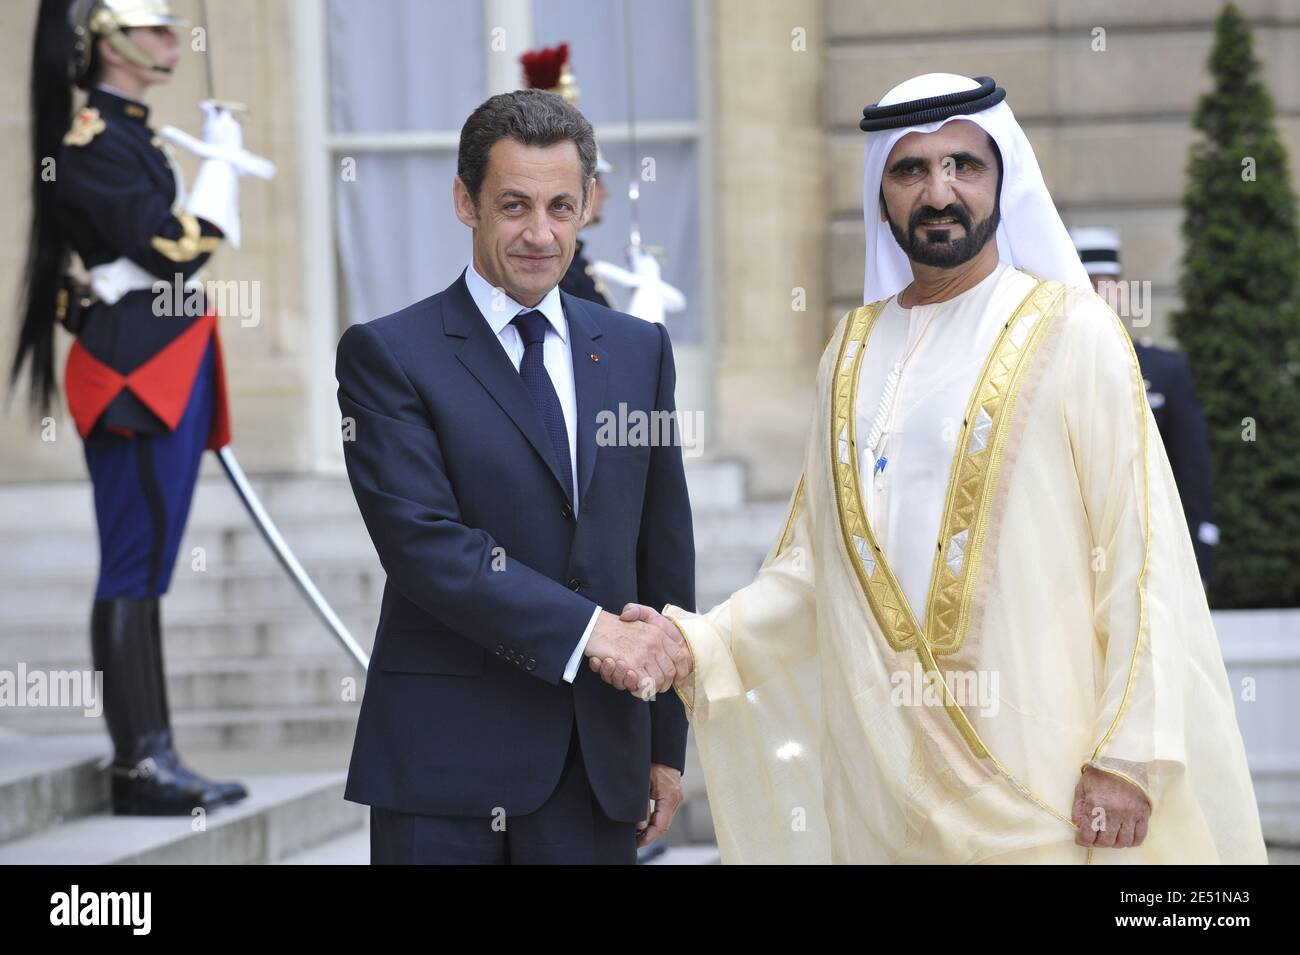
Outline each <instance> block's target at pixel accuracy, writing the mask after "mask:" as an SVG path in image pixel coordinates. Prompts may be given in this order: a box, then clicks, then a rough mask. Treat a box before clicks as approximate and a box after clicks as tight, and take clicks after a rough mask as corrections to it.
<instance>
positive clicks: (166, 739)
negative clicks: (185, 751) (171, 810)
mask: <svg viewBox="0 0 1300 955" xmlns="http://www.w3.org/2000/svg"><path fill="white" fill-rule="evenodd" d="M149 604H150V606H149V614H150V616H149V621H150V622H149V653H150V655H151V656H152V658H153V672H154V673H155V674H156V675H157V679H158V700H159V702H160V703H161V706H162V716H161V719H162V755H161V756H160V757H159V758H160V759H161V760H163V761H165V762H166V763H167V765H168V766H169V768H170V769H171V771H172V772H173V773H175V774H176V776H177V777H178V778H180V779H185V780H188V781H189V782H190V783H191V784H193V785H195V786H197V787H199V788H200V789H202V790H203V791H204V793H205V798H207V799H212V800H215V801H216V802H217V803H218V804H221V805H229V804H230V803H236V802H239V801H240V800H241V799H244V798H245V797H247V796H248V790H247V789H245V788H244V786H243V784H242V783H237V782H234V781H228V782H218V781H216V780H212V779H208V778H207V777H206V776H203V775H202V774H200V773H196V772H195V771H194V770H192V769H190V768H189V767H188V766H186V765H185V764H184V763H182V762H181V756H180V753H178V752H176V742H175V739H174V737H173V736H172V724H171V709H170V708H169V707H168V705H167V679H166V672H165V670H164V669H163V651H162V621H161V619H160V614H159V612H158V600H157V598H154V599H152V600H150V601H149Z"/></svg>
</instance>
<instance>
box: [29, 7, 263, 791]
mask: <svg viewBox="0 0 1300 955" xmlns="http://www.w3.org/2000/svg"><path fill="white" fill-rule="evenodd" d="M186 25H187V24H186V23H185V21H183V20H181V19H179V18H178V17H176V16H174V15H173V14H172V12H171V11H170V9H169V8H168V5H167V3H166V2H165V0H77V2H74V3H72V4H69V2H68V0H44V2H43V3H42V4H41V9H40V13H39V23H38V26H37V33H36V43H35V52H34V58H33V64H32V107H33V115H32V148H33V163H34V169H33V176H32V204H33V220H32V228H31V237H30V246H29V250H28V259H27V272H26V286H25V299H24V314H23V322H22V328H21V333H20V337H19V343H18V349H17V354H16V356H15V359H14V363H13V378H14V379H16V378H17V376H18V374H19V373H20V372H21V371H22V370H23V368H24V366H25V367H26V370H27V373H28V381H29V395H30V399H31V403H32V405H33V407H34V408H36V409H39V410H40V411H41V412H42V413H44V412H45V411H47V410H48V409H49V408H50V405H51V403H52V400H53V398H54V393H55V390H56V388H57V384H56V375H55V371H54V351H55V348H54V345H55V342H54V324H55V322H56V320H57V321H59V322H60V323H62V324H63V325H64V327H65V328H66V329H67V330H68V331H69V332H71V333H72V334H73V335H75V336H76V341H75V343H74V344H73V346H72V349H71V352H70V354H69V357H68V362H67V366H66V371H65V385H66V393H67V403H68V410H69V412H70V414H71V416H72V419H73V421H74V422H75V424H76V427H77V431H78V433H79V434H80V436H81V438H82V440H83V442H84V448H85V458H86V465H87V469H88V471H89V473H90V479H91V483H92V485H93V489H94V506H95V518H96V523H97V529H98V537H99V548H100V567H99V578H98V583H97V585H96V589H95V597H94V604H93V609H92V612H91V648H92V654H93V659H94V666H95V669H96V670H99V671H102V673H103V680H104V683H103V708H104V716H105V720H106V722H107V724H108V731H109V735H110V736H111V738H112V743H113V761H112V767H111V776H112V803H113V810H114V812H115V813H117V814H119V815H168V814H189V813H191V812H192V811H193V810H195V809H198V808H204V809H211V808H214V807H216V806H220V805H223V804H228V803H233V802H237V801H239V800H241V799H243V798H244V797H245V796H246V795H247V792H246V790H245V789H244V787H243V786H242V785H240V784H239V783H235V782H214V781H212V780H209V779H207V778H205V777H203V776H201V775H200V774H198V773H196V772H194V771H193V770H191V769H189V768H188V767H186V766H185V765H184V764H183V763H182V762H181V760H180V757H179V756H178V754H177V752H176V747H175V744H174V741H173V735H172V728H171V721H170V716H169V710H168V704H167V693H166V685H165V681H164V672H163V656H162V633H161V627H160V619H159V606H158V604H159V598H160V597H161V596H162V595H163V594H165V593H166V592H167V588H168V584H169V582H170V580H171V576H172V569H173V566H174V564H175V562H176V558H177V550H178V548H179V545H180V540H181V534H182V532H183V530H184V527H185V521H186V518H187V515H188V513H189V509H190V501H191V498H192V496H193V493H194V487H195V481H196V479H197V476H198V471H199V463H200V458H201V457H202V454H203V451H204V450H205V449H207V448H211V449H214V450H215V449H218V448H221V447H222V446H223V445H225V444H226V442H227V441H228V440H229V429H230V425H229V416H228V413H227V408H226V394H225V383H224V376H223V372H222V360H221V348H220V344H219V342H218V339H217V321H216V315H215V313H214V312H212V311H211V310H209V309H208V308H206V307H205V306H204V304H203V300H202V297H201V296H202V290H201V288H200V287H199V282H198V279H197V278H196V274H197V272H198V270H199V269H200V268H201V267H202V266H203V264H204V263H205V262H206V261H207V259H208V257H209V256H210V255H211V254H212V252H213V251H214V250H216V249H217V248H218V246H219V244H220V243H221V242H222V240H223V239H224V240H227V241H230V242H232V244H237V242H238V229H239V219H238V202H237V196H238V170H237V169H236V168H235V167H234V165H233V164H232V163H231V162H229V161H227V160H226V159H222V158H208V159H205V160H204V161H203V163H202V165H201V167H200V170H199V173H198V177H197V179H196V181H195V184H194V187H193V188H192V189H190V190H188V191H187V190H186V188H185V184H184V181H183V179H182V177H181V174H180V170H179V169H178V167H177V166H176V164H175V162H174V160H173V158H172V157H171V155H170V153H169V149H170V146H169V145H168V144H166V143H164V142H163V140H162V139H160V138H159V137H158V135H156V134H155V133H154V131H153V130H152V129H151V127H150V125H149V108H148V107H147V106H146V105H145V104H144V102H143V97H144V94H145V92H146V90H147V89H148V88H149V87H151V86H153V85H155V84H158V83H164V82H166V81H167V80H169V79H170V77H171V75H172V71H173V69H174V68H175V65H176V61H177V58H178V53H179V43H178V39H177V36H176V34H175V33H174V32H173V29H174V28H175V27H181V26H186ZM73 85H75V86H76V87H78V88H80V89H82V90H84V91H85V92H86V93H87V98H86V101H85V105H84V107H83V108H82V109H81V110H80V111H79V112H78V113H76V114H75V116H73V115H72V95H73V94H72V86H73ZM202 108H203V111H204V113H205V121H204V129H203V144H204V145H205V147H206V148H209V149H211V151H212V153H211V154H212V155H217V154H218V153H219V151H220V150H230V151H231V154H232V155H233V153H234V151H237V150H239V149H240V148H241V146H242V140H241V132H240V127H239V124H238V123H237V122H236V121H235V120H234V118H233V117H232V116H231V115H230V113H229V112H228V111H226V110H225V109H222V108H220V107H218V106H217V105H215V104H214V103H211V102H205V103H203V104H202ZM72 253H75V254H76V258H77V259H79V260H80V265H81V269H79V270H78V272H79V273H80V274H81V275H84V277H85V279H86V281H85V283H84V284H83V282H82V281H81V279H80V277H78V278H74V277H73V275H72V274H71V272H70V266H71V264H72ZM178 286H180V287H178ZM11 385H12V381H11Z"/></svg>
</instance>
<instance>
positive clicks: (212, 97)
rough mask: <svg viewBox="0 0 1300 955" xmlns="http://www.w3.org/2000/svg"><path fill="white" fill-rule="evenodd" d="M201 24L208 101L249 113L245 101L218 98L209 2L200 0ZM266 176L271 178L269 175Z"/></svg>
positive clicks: (231, 110) (230, 110)
mask: <svg viewBox="0 0 1300 955" xmlns="http://www.w3.org/2000/svg"><path fill="white" fill-rule="evenodd" d="M199 26H201V27H202V28H203V42H204V44H206V45H205V47H204V50H203V76H204V79H206V80H207V85H208V102H210V103H211V104H212V105H214V106H216V107H218V108H220V109H224V110H225V111H226V112H228V113H247V112H248V106H247V105H246V104H244V103H232V102H230V101H228V100H219V99H217V83H216V80H215V79H214V77H213V73H214V71H213V69H212V34H211V33H209V32H208V2H207V0H199ZM266 178H268V179H269V178H270V176H267V177H266Z"/></svg>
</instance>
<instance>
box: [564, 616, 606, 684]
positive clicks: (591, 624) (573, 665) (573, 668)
mask: <svg viewBox="0 0 1300 955" xmlns="http://www.w3.org/2000/svg"><path fill="white" fill-rule="evenodd" d="M601 609H602V608H600V607H597V608H596V609H595V610H594V611H592V614H591V619H590V620H589V621H587V629H586V630H584V631H583V633H582V639H581V640H579V641H578V646H577V648H576V649H575V650H574V651H573V656H571V657H569V665H568V666H566V667H565V668H564V682H565V683H572V682H573V680H574V678H575V677H576V676H577V675H578V664H579V663H581V662H582V651H583V650H585V649H587V641H588V640H590V639H591V631H593V630H595V629H596V620H597V618H598V617H600V611H601Z"/></svg>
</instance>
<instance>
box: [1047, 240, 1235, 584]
mask: <svg viewBox="0 0 1300 955" xmlns="http://www.w3.org/2000/svg"><path fill="white" fill-rule="evenodd" d="M1070 234H1071V237H1072V238H1073V239H1074V246H1075V248H1076V249H1078V250H1079V258H1080V259H1082V260H1083V266H1084V268H1086V269H1087V270H1088V277H1089V278H1091V279H1092V285H1093V288H1094V289H1096V290H1097V291H1098V293H1100V294H1101V295H1102V297H1103V298H1106V299H1107V301H1111V302H1112V303H1113V302H1114V298H1113V297H1108V296H1107V295H1106V288H1105V284H1104V283H1108V282H1109V283H1118V282H1119V281H1120V275H1121V274H1122V272H1123V269H1122V267H1121V265H1120V241H1119V233H1118V232H1117V231H1116V230H1114V229H1109V228H1079V229H1074V230H1072V231H1071V233H1070ZM1131 331H1132V330H1131V329H1130V332H1131ZM1133 350H1134V351H1135V352H1137V358H1138V364H1139V366H1141V369H1142V380H1143V384H1144V385H1145V386H1146V391H1147V403H1148V404H1149V405H1150V406H1151V413H1152V415H1153V416H1154V417H1155V419H1156V425H1157V426H1158V427H1159V428H1160V439H1161V440H1162V441H1163V442H1164V445H1165V453H1166V454H1167V455H1168V456H1169V464H1170V466H1171V467H1172V468H1173V472H1174V481H1175V482H1176V483H1177V485H1178V496H1179V497H1180V498H1182V502H1183V513H1184V514H1185V515H1186V517H1187V528H1188V530H1189V531H1190V533H1191V535H1192V546H1193V548H1194V549H1195V551H1196V564H1197V567H1198V568H1199V569H1200V572H1201V580H1202V581H1203V582H1204V583H1205V585H1206V586H1207V587H1208V586H1209V583H1210V579H1211V577H1212V575H1213V571H1214V547H1215V545H1216V544H1218V542H1219V528H1218V526H1217V525H1216V524H1215V523H1214V490H1213V478H1212V474H1211V470H1210V442H1209V437H1208V435H1207V433H1206V430H1205V415H1204V414H1202V412H1201V405H1200V402H1199V401H1197V399H1196V388H1195V386H1194V385H1193V383H1192V372H1191V368H1190V367H1188V364H1187V359H1186V358H1184V357H1183V356H1182V355H1180V354H1179V353H1178V352H1176V351H1172V350H1170V349H1168V348H1160V347H1158V346H1157V345H1156V344H1155V343H1154V342H1153V341H1152V340H1151V339H1150V338H1138V337H1136V336H1134V339H1133Z"/></svg>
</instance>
